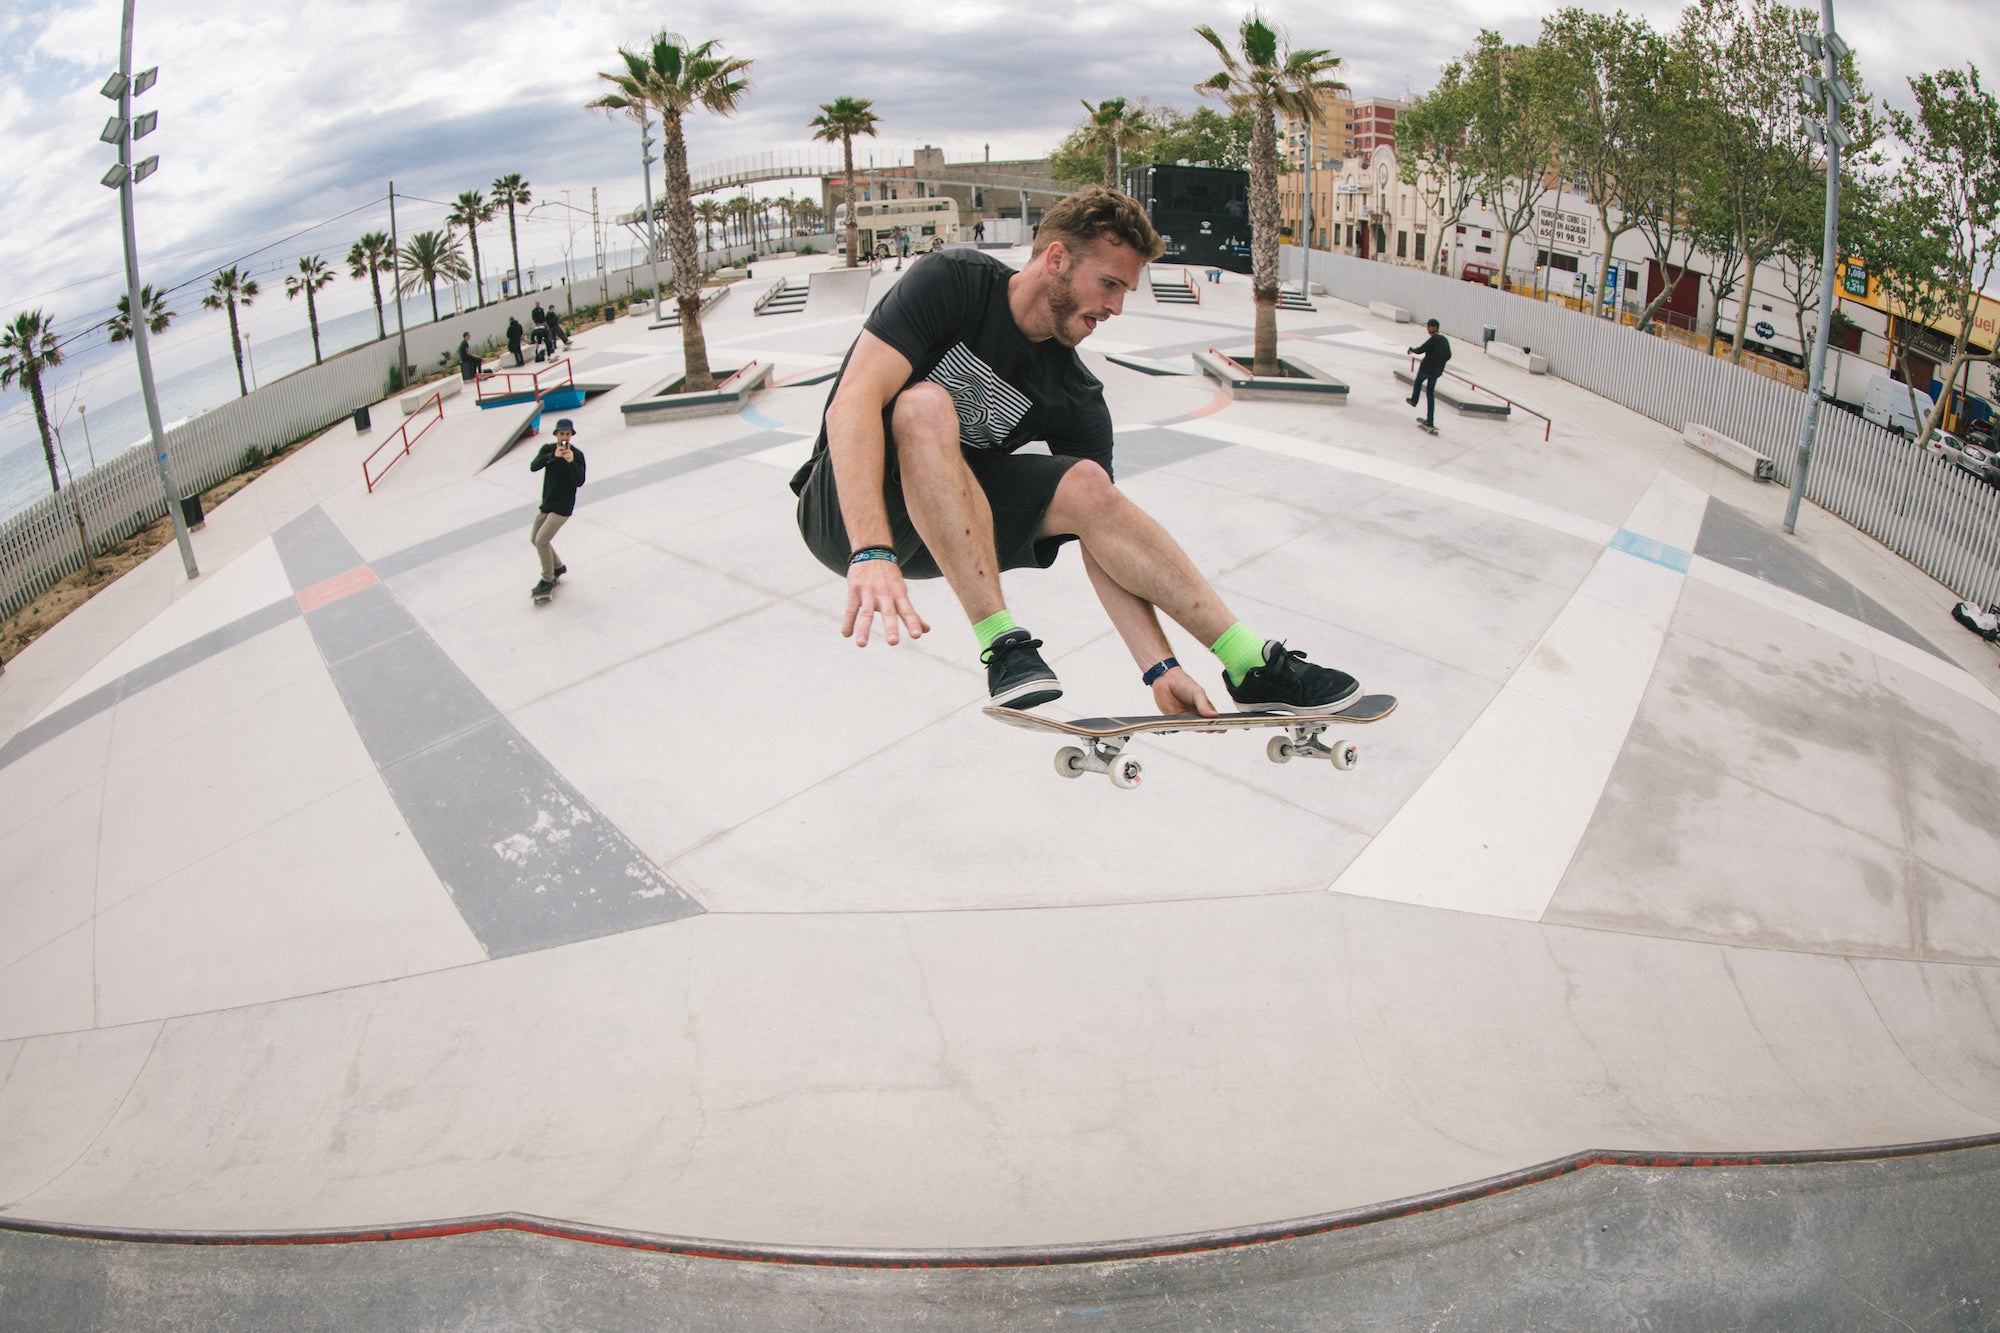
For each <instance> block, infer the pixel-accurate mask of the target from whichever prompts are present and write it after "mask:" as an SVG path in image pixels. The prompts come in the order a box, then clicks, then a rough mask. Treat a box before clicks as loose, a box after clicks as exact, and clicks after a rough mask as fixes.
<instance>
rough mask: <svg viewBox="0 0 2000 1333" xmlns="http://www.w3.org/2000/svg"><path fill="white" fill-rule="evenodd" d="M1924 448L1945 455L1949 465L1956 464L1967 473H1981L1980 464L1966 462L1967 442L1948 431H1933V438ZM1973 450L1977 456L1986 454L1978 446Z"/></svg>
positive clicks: (1973, 447) (1973, 446)
mask: <svg viewBox="0 0 2000 1333" xmlns="http://www.w3.org/2000/svg"><path fill="white" fill-rule="evenodd" d="M1924 447H1925V448H1927V449H1929V450H1930V451H1931V452H1932V453H1934V454H1941V455H1943V457H1944V460H1945V461H1946V462H1947V463H1956V464H1958V465H1959V466H1960V467H1962V468H1964V469H1965V470H1966V471H1967V472H1977V471H1979V465H1978V464H1976V463H1968V462H1966V460H1965V451H1966V448H1967V442H1966V441H1964V440H1962V439H1960V438H1959V437H1958V436H1956V435H1953V434H1952V433H1951V432H1950V431H1948V430H1934V431H1932V432H1931V438H1930V439H1929V440H1928V441H1926V442H1925V445H1924ZM1971 448H1972V450H1973V452H1974V453H1975V454H1978V453H1984V452H1986V451H1984V450H1981V449H1980V448H1979V446H1978V445H1972V446H1971Z"/></svg>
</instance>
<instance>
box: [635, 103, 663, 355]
mask: <svg viewBox="0 0 2000 1333" xmlns="http://www.w3.org/2000/svg"><path fill="white" fill-rule="evenodd" d="M658 160H659V159H658V158H656V157H654V156H653V126H652V122H650V121H648V120H647V119H646V108H645V107H643V106H642V107H640V108H639V162H640V165H642V166H643V167H645V169H646V264H647V267H648V269H649V271H650V272H651V273H652V275H653V322H654V323H655V324H657V323H659V322H660V320H662V319H663V318H665V312H664V310H663V309H662V308H661V306H660V233H659V225H660V220H659V218H658V217H657V216H656V215H655V214H654V212H653V163H655V162H657V161H658Z"/></svg>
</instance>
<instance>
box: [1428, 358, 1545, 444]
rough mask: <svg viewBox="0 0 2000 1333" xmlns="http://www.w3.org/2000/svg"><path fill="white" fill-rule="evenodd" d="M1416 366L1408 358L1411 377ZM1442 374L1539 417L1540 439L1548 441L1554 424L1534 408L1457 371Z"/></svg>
mask: <svg viewBox="0 0 2000 1333" xmlns="http://www.w3.org/2000/svg"><path fill="white" fill-rule="evenodd" d="M1418 364H1419V359H1418V358H1417V357H1414V356H1413V357H1411V358H1410V374H1411V375H1415V374H1416V373H1417V366H1418ZM1444 373H1445V374H1446V375H1449V376H1450V377H1451V378H1453V379H1455V380H1457V381H1458V382H1459V383H1460V384H1465V385H1470V386H1471V387H1472V388H1475V389H1477V390H1479V392H1481V393H1483V394H1485V395H1486V396H1487V397H1488V398H1498V399H1499V400H1500V401H1501V402H1503V403H1505V404H1507V406H1509V407H1518V408H1520V409H1521V410H1522V411H1523V412H1526V413H1527V414H1528V415H1529V416H1531V417H1541V419H1542V438H1543V439H1544V440H1546V439H1548V438H1549V431H1550V429H1551V428H1552V427H1554V425H1555V423H1554V422H1553V421H1551V420H1549V418H1548V417H1547V416H1546V415H1544V414H1543V413H1540V412H1537V411H1536V410H1535V409H1534V408H1532V407H1529V406H1528V405H1527V404H1526V403H1519V402H1516V401H1514V400H1513V399H1512V398H1509V397H1508V396H1507V395H1506V394H1504V393H1497V392H1495V391H1494V390H1492V389H1489V388H1487V387H1486V386H1485V385H1484V384H1477V383H1474V382H1473V381H1472V380H1469V379H1467V378H1466V377H1465V376H1463V375H1461V374H1459V373H1458V372H1457V371H1455V370H1447V371H1445V372H1444Z"/></svg>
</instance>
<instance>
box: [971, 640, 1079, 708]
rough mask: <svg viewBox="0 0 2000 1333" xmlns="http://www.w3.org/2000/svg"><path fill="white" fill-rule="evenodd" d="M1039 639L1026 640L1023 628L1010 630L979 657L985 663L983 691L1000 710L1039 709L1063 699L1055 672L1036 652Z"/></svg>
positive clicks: (1039, 642) (1039, 645) (1040, 643)
mask: <svg viewBox="0 0 2000 1333" xmlns="http://www.w3.org/2000/svg"><path fill="white" fill-rule="evenodd" d="M1041 646H1042V641H1041V640H1040V639H1034V638H1030V637H1028V631H1026V630H1024V629H1010V630H1008V631H1007V632H1006V633H1005V634H1002V635H1001V636H1000V637H999V638H997V639H995V640H994V641H993V646H992V647H991V648H988V649H987V650H986V651H985V652H983V653H981V654H980V659H981V660H982V661H984V662H985V663H986V692H987V693H988V694H989V695H991V696H992V702H993V703H994V704H995V705H996V706H998V707H1001V708H1039V707H1040V706H1041V705H1043V704H1045V703H1050V702H1052V701H1054V700H1056V699H1060V698H1062V685H1061V683H1060V682H1059V681H1057V680H1056V673H1055V672H1053V671H1051V670H1049V664H1048V663H1047V662H1044V661H1043V660H1042V655H1041V654H1040V653H1038V652H1036V651H1035V649H1037V648H1039V647H1041Z"/></svg>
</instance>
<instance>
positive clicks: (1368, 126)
mask: <svg viewBox="0 0 2000 1333" xmlns="http://www.w3.org/2000/svg"><path fill="white" fill-rule="evenodd" d="M1412 105H1413V103H1412V102H1411V100H1410V99H1409V98H1407V97H1364V98H1363V99H1361V100H1360V101H1358V102H1356V103H1354V147H1353V151H1354V152H1355V153H1369V152H1372V151H1374V150H1375V149H1377V148H1394V147H1395V146H1396V117H1398V116H1400V115H1401V114H1402V113H1403V112H1405V111H1408V110H1409V109H1410V107H1411V106H1412Z"/></svg>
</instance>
